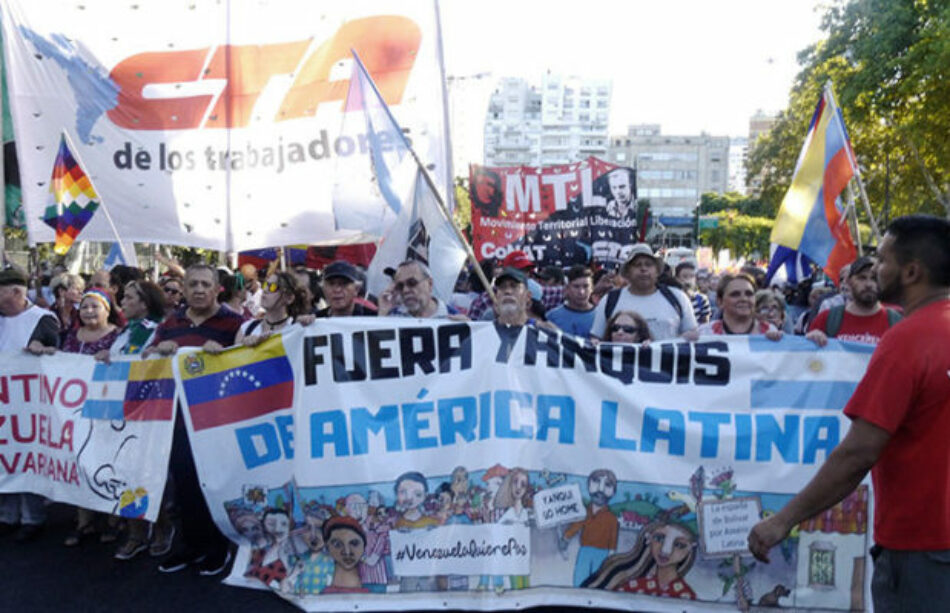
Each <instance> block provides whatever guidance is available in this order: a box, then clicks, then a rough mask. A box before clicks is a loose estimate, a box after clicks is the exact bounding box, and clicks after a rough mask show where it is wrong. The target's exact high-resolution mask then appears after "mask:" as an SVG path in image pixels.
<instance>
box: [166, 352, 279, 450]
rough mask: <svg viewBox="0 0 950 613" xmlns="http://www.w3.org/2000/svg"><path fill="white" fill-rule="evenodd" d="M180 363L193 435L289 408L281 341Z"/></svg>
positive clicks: (186, 357) (199, 355)
mask: <svg viewBox="0 0 950 613" xmlns="http://www.w3.org/2000/svg"><path fill="white" fill-rule="evenodd" d="M178 360H179V368H180V371H181V380H182V386H183V388H184V392H185V398H186V399H187V401H188V411H189V414H190V415H191V423H192V425H193V426H194V429H195V431H196V432H197V431H200V430H204V429H207V428H214V427H217V426H223V425H226V424H230V423H234V422H237V421H243V420H245V419H252V418H254V417H260V416H261V415H266V414H268V413H272V412H274V411H278V410H280V409H286V408H288V407H290V406H292V405H293V400H294V374H293V369H292V368H291V366H290V361H289V360H288V359H287V354H286V353H285V351H284V345H283V342H282V341H281V338H280V336H273V337H271V338H269V339H267V340H266V341H264V342H263V343H261V344H260V345H258V346H257V347H254V348H250V347H239V348H236V349H231V350H229V351H225V352H224V353H221V354H220V355H210V354H207V353H190V354H187V355H182V356H180V357H179V358H178Z"/></svg>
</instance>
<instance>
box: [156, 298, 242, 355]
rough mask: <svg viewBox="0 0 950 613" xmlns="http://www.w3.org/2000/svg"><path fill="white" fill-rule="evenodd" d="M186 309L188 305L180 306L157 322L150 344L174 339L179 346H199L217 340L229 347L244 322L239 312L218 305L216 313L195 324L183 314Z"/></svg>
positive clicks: (223, 345)
mask: <svg viewBox="0 0 950 613" xmlns="http://www.w3.org/2000/svg"><path fill="white" fill-rule="evenodd" d="M187 310H188V307H181V308H180V309H178V310H176V311H175V312H173V313H172V314H171V315H169V316H168V318H167V319H165V321H163V322H162V323H161V324H159V326H158V329H157V330H155V335H154V336H153V337H152V345H157V344H158V343H160V342H162V341H174V342H175V343H176V344H177V345H178V346H179V347H201V346H202V345H204V344H205V342H207V341H217V342H218V343H220V344H221V346H222V347H229V346H231V345H233V344H234V337H235V336H236V335H237V332H238V329H240V327H241V324H242V323H243V322H244V318H243V317H241V316H240V315H239V314H237V313H235V312H234V311H232V310H231V309H229V308H226V307H224V306H220V305H219V306H218V312H217V313H215V314H214V315H212V316H211V317H209V318H208V319H206V320H204V321H203V322H201V324H199V325H197V326H196V325H195V324H194V322H192V321H191V320H190V319H188V316H187V315H186V314H185V313H186V312H187Z"/></svg>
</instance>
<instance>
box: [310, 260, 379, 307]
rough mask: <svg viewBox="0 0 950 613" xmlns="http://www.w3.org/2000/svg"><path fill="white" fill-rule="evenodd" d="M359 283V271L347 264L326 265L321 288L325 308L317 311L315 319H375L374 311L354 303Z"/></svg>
mask: <svg viewBox="0 0 950 613" xmlns="http://www.w3.org/2000/svg"><path fill="white" fill-rule="evenodd" d="M360 282H362V278H361V276H360V273H359V271H358V270H356V266H353V265H352V264H350V263H349V262H347V261H345V260H337V261H335V262H331V263H330V264H327V267H326V268H324V269H323V286H322V287H323V297H324V298H325V299H326V301H327V307H326V308H324V309H320V310H319V311H317V317H375V316H376V312H375V311H372V310H370V309H368V308H366V307H365V306H363V305H362V304H360V303H358V302H357V301H356V296H357V294H358V293H359V287H357V283H360Z"/></svg>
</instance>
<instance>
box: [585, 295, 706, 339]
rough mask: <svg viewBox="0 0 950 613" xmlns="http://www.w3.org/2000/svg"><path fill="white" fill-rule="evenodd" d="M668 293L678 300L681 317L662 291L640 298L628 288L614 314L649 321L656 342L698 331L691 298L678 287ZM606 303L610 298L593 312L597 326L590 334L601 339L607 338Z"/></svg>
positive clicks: (604, 299)
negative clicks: (628, 313)
mask: <svg viewBox="0 0 950 613" xmlns="http://www.w3.org/2000/svg"><path fill="white" fill-rule="evenodd" d="M669 290H670V292H672V293H673V295H674V296H676V299H677V300H679V303H680V306H681V307H682V311H683V317H682V318H681V317H680V316H679V315H677V313H676V309H675V308H673V305H672V304H670V302H669V300H667V299H666V298H665V297H664V296H663V294H661V293H660V291H659V290H657V291H655V292H653V293H652V294H650V295H649V296H637V295H635V294H631V293H630V291H629V290H628V289H623V290H621V292H620V298H619V299H618V300H617V306H615V307H614V310H613V313H616V312H617V311H634V312H636V313H639V314H640V315H642V316H643V318H644V319H646V320H647V324H648V325H649V326H650V334H652V335H653V340H656V341H659V340H664V339H668V338H676V337H677V336H679V335H681V334H682V333H684V332H687V331H689V330H694V329H696V315H694V314H693V305H692V304H691V303H690V300H689V298H688V297H687V296H686V294H685V293H684V292H683V291H681V290H678V289H676V288H675V287H671V288H669ZM607 300H608V295H605V296H604V297H603V298H601V300H600V302H598V303H597V307H596V308H595V309H594V325H593V326H591V329H590V333H591V334H592V335H594V336H597V337H598V338H603V337H604V328H605V327H606V326H607V317H606V316H605V315H604V312H605V310H606V309H607Z"/></svg>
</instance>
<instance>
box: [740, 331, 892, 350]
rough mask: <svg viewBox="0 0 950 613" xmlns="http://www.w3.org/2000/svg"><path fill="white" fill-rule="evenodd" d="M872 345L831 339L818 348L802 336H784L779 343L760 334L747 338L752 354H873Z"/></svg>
mask: <svg viewBox="0 0 950 613" xmlns="http://www.w3.org/2000/svg"><path fill="white" fill-rule="evenodd" d="M874 347H875V346H874V345H870V344H868V343H850V342H841V341H839V340H835V339H833V338H829V339H828V344H827V345H825V346H824V347H821V348H819V347H818V345H816V344H815V343H813V342H811V341H810V340H808V339H806V338H805V337H804V336H796V335H793V334H786V335H784V336H783V337H782V340H780V341H770V340H769V339H767V338H765V337H764V336H762V335H760V334H756V335H753V336H750V337H749V350H750V351H752V352H754V353H816V352H820V353H828V352H831V351H848V352H849V353H863V354H866V355H871V354H872V353H874Z"/></svg>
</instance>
